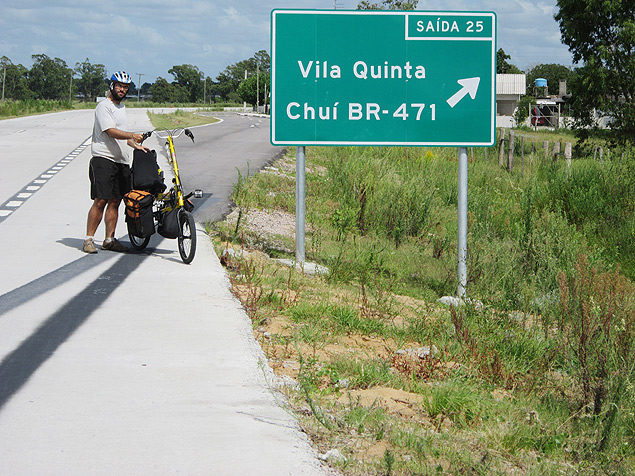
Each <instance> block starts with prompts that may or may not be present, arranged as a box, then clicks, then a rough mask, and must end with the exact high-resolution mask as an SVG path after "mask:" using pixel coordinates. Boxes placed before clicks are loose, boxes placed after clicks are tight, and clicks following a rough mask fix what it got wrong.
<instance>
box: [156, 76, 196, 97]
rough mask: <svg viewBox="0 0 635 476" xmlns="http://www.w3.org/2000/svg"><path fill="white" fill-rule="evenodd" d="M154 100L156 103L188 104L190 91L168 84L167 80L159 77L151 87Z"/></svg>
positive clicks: (177, 85)
mask: <svg viewBox="0 0 635 476" xmlns="http://www.w3.org/2000/svg"><path fill="white" fill-rule="evenodd" d="M150 92H151V93H152V100H153V101H156V102H168V103H170V102H187V101H188V91H187V90H186V89H185V88H184V87H183V86H181V85H179V84H172V83H168V81H167V80H166V79H165V78H162V77H158V78H157V80H156V81H155V82H154V84H153V85H152V86H151V87H150Z"/></svg>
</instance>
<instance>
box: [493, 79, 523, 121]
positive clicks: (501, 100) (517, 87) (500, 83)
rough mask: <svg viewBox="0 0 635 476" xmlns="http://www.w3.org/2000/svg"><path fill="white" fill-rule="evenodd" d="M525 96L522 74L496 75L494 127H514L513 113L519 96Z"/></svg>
mask: <svg viewBox="0 0 635 476" xmlns="http://www.w3.org/2000/svg"><path fill="white" fill-rule="evenodd" d="M525 94H527V77H526V76H525V75H524V74H497V75H496V127H513V126H515V125H516V124H515V121H514V112H515V111H516V107H517V106H518V101H520V98H521V96H524V95H525Z"/></svg>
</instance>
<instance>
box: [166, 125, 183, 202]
mask: <svg viewBox="0 0 635 476" xmlns="http://www.w3.org/2000/svg"><path fill="white" fill-rule="evenodd" d="M167 146H168V161H169V162H170V164H171V165H172V169H173V170H174V185H175V187H174V188H175V190H176V198H177V202H178V206H179V207H182V206H183V204H184V201H183V190H182V188H181V178H180V177H179V164H178V163H177V161H176V150H175V149H174V141H173V140H172V135H171V134H170V135H168V138H167Z"/></svg>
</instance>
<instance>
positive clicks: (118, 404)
mask: <svg viewBox="0 0 635 476" xmlns="http://www.w3.org/2000/svg"><path fill="white" fill-rule="evenodd" d="M128 119H129V123H130V128H131V129H132V130H136V131H145V130H149V129H150V128H151V126H150V124H149V121H148V119H147V117H146V115H145V111H143V110H137V109H129V110H128ZM224 119H225V120H224V122H222V123H220V124H217V125H213V126H207V127H201V128H196V129H195V131H194V133H195V135H196V144H194V145H191V146H190V145H186V144H187V141H186V140H184V141H180V143H179V144H177V147H178V149H177V150H178V152H179V153H180V156H179V157H180V165H181V170H182V174H183V179H184V181H185V185H186V187H189V188H195V187H200V188H202V189H204V190H205V191H206V192H207V193H209V192H212V193H213V195H211V198H210V197H209V196H208V198H207V200H206V201H205V202H204V203H202V204H199V205H201V206H199V208H198V210H197V213H198V216H197V218H198V221H199V222H200V221H203V220H207V219H210V218H213V217H218V216H220V214H222V213H223V212H224V211H225V210H226V209H227V206H228V205H227V201H226V197H227V196H228V195H229V192H230V191H231V188H232V183H233V182H235V180H236V177H237V172H236V167H243V169H242V170H246V167H247V163H249V168H250V170H251V171H255V170H257V169H258V168H259V167H260V166H261V165H262V164H263V163H265V162H267V161H268V160H270V159H271V158H272V156H273V155H275V154H276V153H277V152H278V150H277V149H274V148H272V147H271V146H270V145H269V143H268V140H267V137H268V131H267V128H268V123H267V121H266V120H265V119H254V118H251V119H249V118H246V117H239V116H234V115H228V116H225V117H224ZM92 122H93V120H92V111H75V112H66V113H57V114H48V115H42V116H36V117H29V118H22V119H13V120H4V121H0V170H1V171H2V172H1V173H0V269H1V272H0V474H2V475H39V476H42V475H45V476H46V475H65V476H66V475H82V476H84V475H153V476H154V475H176V474H179V475H264V476H267V475H271V476H274V475H275V476H278V475H310V476H313V475H316V476H317V475H323V474H327V470H326V469H325V468H323V467H322V466H321V465H320V463H319V462H318V460H317V458H316V455H315V452H314V451H313V450H312V449H311V447H310V444H309V442H308V441H307V439H306V437H305V435H304V434H303V433H302V432H301V431H300V430H299V429H298V426H297V422H296V421H295V420H294V418H293V417H292V416H291V415H290V414H289V413H288V412H287V411H286V410H285V408H284V399H282V398H281V396H280V394H279V393H278V392H277V391H276V390H275V388H274V384H275V379H274V376H273V374H272V373H271V371H270V370H269V368H268V366H267V365H266V361H265V358H264V355H263V354H262V352H261V350H260V348H259V347H258V345H257V343H256V342H255V341H254V339H253V336H252V333H251V323H250V322H249V319H248V317H247V316H246V314H245V313H244V311H243V310H242V308H241V307H240V305H239V303H238V302H237V301H236V300H235V298H234V297H233V296H232V295H231V293H230V292H229V289H228V286H229V282H228V280H227V277H226V275H225V273H224V270H223V268H222V267H221V266H220V264H219V262H218V259H217V257H216V255H215V253H214V250H213V248H212V246H211V243H210V241H209V239H208V238H207V237H206V235H205V234H204V233H203V232H202V229H200V228H199V230H198V241H199V245H198V248H197V253H196V257H195V259H194V261H193V263H192V264H191V265H185V264H183V263H182V262H181V260H180V258H179V255H178V251H177V245H176V240H165V239H163V240H162V239H160V238H159V237H157V236H158V235H157V236H153V237H152V241H151V242H150V246H149V247H148V249H147V250H146V251H144V252H138V253H129V254H117V253H113V252H108V251H101V250H100V251H99V253H98V254H96V255H87V254H85V253H83V252H82V251H81V245H82V241H83V237H84V234H85V223H86V214H87V211H88V209H89V207H90V203H91V201H90V198H89V184H88V178H87V171H88V161H89V159H90V148H89V141H88V139H89V137H90V133H91V130H92ZM252 126H253V127H252ZM148 145H150V146H152V143H151V142H149V143H148ZM156 146H157V147H159V146H160V144H158V141H157V143H156ZM243 173H244V172H243ZM103 232H104V231H103V225H102V227H100V229H99V230H98V232H97V236H96V238H97V241H98V244H99V243H100V241H101V239H102V238H103ZM117 236H119V237H121V241H122V242H124V243H126V242H127V236H126V228H125V224H124V222H123V218H122V217H120V221H119V225H118V230H117Z"/></svg>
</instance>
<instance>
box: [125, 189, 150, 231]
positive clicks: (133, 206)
mask: <svg viewBox="0 0 635 476" xmlns="http://www.w3.org/2000/svg"><path fill="white" fill-rule="evenodd" d="M123 201H124V204H125V205H126V223H127V224H128V233H131V234H133V235H134V236H138V237H139V238H145V237H147V236H150V235H152V234H154V220H153V218H152V203H153V202H154V197H153V196H152V194H151V193H150V192H146V191H145V190H131V191H129V192H128V193H126V194H125V195H124V196H123Z"/></svg>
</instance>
